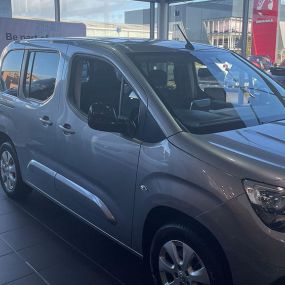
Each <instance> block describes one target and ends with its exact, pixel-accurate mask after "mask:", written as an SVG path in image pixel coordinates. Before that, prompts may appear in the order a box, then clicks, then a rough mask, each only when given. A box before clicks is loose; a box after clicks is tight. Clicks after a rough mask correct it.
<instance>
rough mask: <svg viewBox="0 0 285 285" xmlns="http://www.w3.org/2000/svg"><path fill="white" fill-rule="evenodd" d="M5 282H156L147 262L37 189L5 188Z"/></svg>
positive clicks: (1, 242)
mask: <svg viewBox="0 0 285 285" xmlns="http://www.w3.org/2000/svg"><path fill="white" fill-rule="evenodd" d="M0 284H11V285H34V284H39V285H40V284H52V285H53V284H55V285H57V284H60V285H65V284H68V285H72V284H76V285H77V284H80V285H85V284H92V285H93V284H95V285H117V284H125V285H143V284H144V285H150V284H151V282H150V281H149V280H148V278H147V277H146V274H145V271H144V269H143V266H142V262H141V260H139V259H138V258H137V257H135V256H133V255H132V254H131V253H129V252H128V251H126V250H125V249H123V248H121V247H120V246H118V245H117V244H115V243H114V242H112V241H110V240H109V239H107V238H105V237H104V236H102V235H101V234H99V233H97V232H96V231H95V230H94V229H92V228H90V227H89V226H87V225H86V224H84V223H82V222H81V221H79V220H78V219H77V218H76V217H74V216H73V215H71V214H69V213H67V212H66V211H65V210H63V209H61V208H60V207H58V206H57V205H55V204H53V203H52V202H50V201H49V200H48V199H46V198H44V197H42V196H41V195H40V194H38V193H36V192H34V193H32V195H31V196H30V197H29V199H28V200H26V201H25V202H21V203H16V202H14V201H11V200H10V199H8V198H6V196H5V195H4V193H3V192H2V190H1V189H0Z"/></svg>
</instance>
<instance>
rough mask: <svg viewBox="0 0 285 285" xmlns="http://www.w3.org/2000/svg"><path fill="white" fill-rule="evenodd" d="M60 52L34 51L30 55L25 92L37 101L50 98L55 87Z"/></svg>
mask: <svg viewBox="0 0 285 285" xmlns="http://www.w3.org/2000/svg"><path fill="white" fill-rule="evenodd" d="M58 64H59V54H58V53H56V52H41V51H40V52H38V51H32V52H30V53H29V55H28V62H27V67H26V75H25V82H24V94H25V97H26V98H32V99H35V100H37V101H46V100H47V99H49V98H50V97H51V96H52V94H53V92H54V88H55V82H56V76H57V70H58Z"/></svg>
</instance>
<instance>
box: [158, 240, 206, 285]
mask: <svg viewBox="0 0 285 285" xmlns="http://www.w3.org/2000/svg"><path fill="white" fill-rule="evenodd" d="M159 272H160V279H161V282H162V284H163V285H207V284H208V285H209V284H210V278H209V274H208V272H207V269H206V267H205V265H204V263H203V262H202V260H201V259H200V257H199V256H198V255H197V253H196V252H195V251H194V250H193V249H192V248H191V247H190V246H189V245H187V244H186V243H184V242H181V241H177V240H172V241H169V242H167V243H165V244H164V245H163V246H162V248H161V250H160V254H159Z"/></svg>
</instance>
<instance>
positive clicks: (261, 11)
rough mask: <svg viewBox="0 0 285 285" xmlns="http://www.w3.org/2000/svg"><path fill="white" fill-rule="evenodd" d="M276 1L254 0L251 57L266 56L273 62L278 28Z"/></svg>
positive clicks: (277, 3) (277, 2) (277, 5)
mask: <svg viewBox="0 0 285 285" xmlns="http://www.w3.org/2000/svg"><path fill="white" fill-rule="evenodd" d="M278 10H279V1H278V0H254V3H253V17H252V50H251V53H252V55H260V56H268V57H270V59H271V61H272V62H275V54H276V40H277V27H278V12H279V11H278Z"/></svg>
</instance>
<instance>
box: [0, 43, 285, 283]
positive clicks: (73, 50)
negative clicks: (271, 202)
mask: <svg viewBox="0 0 285 285" xmlns="http://www.w3.org/2000/svg"><path fill="white" fill-rule="evenodd" d="M19 48H21V49H23V48H24V49H26V50H27V49H52V50H56V51H58V52H59V53H60V54H61V60H60V66H59V70H58V78H57V81H56V88H55V92H54V95H53V96H52V98H50V100H49V101H48V102H45V103H44V104H39V103H37V102H31V101H29V102H27V100H26V99H24V98H23V94H21V93H20V96H19V97H18V98H17V97H14V96H10V95H8V94H5V93H1V94H0V131H1V132H3V133H5V134H6V135H8V136H9V137H10V138H11V140H12V142H13V143H14V145H15V148H16V151H17V154H18V157H19V161H20V167H21V171H22V175H23V179H24V180H25V181H26V182H27V183H28V184H29V185H32V186H33V187H34V188H35V189H37V190H39V191H40V192H42V193H44V194H46V195H47V196H49V197H50V198H51V199H52V200H54V201H56V202H57V203H59V204H60V205H62V206H63V207H65V208H67V209H68V210H70V211H71V212H73V213H74V214H76V215H78V216H80V217H81V218H82V219H83V220H84V221H86V222H88V223H89V224H91V225H93V226H94V227H96V228H98V229H99V230H101V231H102V232H104V233H105V234H106V235H107V236H109V237H111V238H113V239H115V240H117V241H118V242H119V243H121V244H123V245H125V246H126V247H128V248H130V249H131V250H133V251H135V252H136V253H138V254H142V252H143V249H142V243H143V240H142V238H143V226H144V223H145V221H146V219H147V217H148V215H149V213H150V212H151V211H152V210H153V209H156V208H157V207H168V208H173V209H176V210H178V211H180V212H182V213H184V214H186V215H188V216H190V217H192V218H194V219H196V220H197V221H199V222H200V223H201V224H202V225H204V226H205V227H206V228H207V229H209V230H210V231H211V232H212V233H213V235H214V236H215V237H216V239H217V240H218V241H219V243H220V245H221V246H222V248H223V249H224V252H225V254H226V257H227V258H228V261H229V265H230V268H231V269H232V274H233V281H234V284H235V285H240V284H261V285H262V284H264V285H265V284H270V283H271V282H273V281H275V280H276V279H277V278H279V277H281V276H285V269H284V268H285V258H284V256H285V254H284V239H285V235H284V234H281V233H277V232H274V231H272V230H269V229H268V228H267V227H266V226H265V225H264V224H263V223H262V222H261V220H260V219H259V218H258V217H257V215H256V214H255V212H254V211H253V209H252V207H251V205H250V203H249V201H248V198H247V197H246V196H245V192H244V189H243V186H242V179H245V178H250V179H255V180H258V181H261V182H266V183H272V184H275V185H280V186H284V179H285V174H284V173H285V171H284V154H285V153H284V143H285V136H284V133H285V132H284V131H283V130H284V129H285V128H284V127H285V123H284V122H277V123H272V124H267V125H262V126H257V127H251V128H246V129H243V130H235V131H228V132H222V133H217V134H211V135H194V134H190V133H186V132H183V130H182V129H181V127H180V126H179V125H178V124H177V122H176V121H175V120H174V119H173V118H172V116H171V115H170V113H169V112H168V111H167V109H166V108H165V106H164V105H163V104H162V102H161V101H160V99H159V98H158V96H156V95H155V93H154V91H153V89H152V88H151V86H150V85H149V83H148V82H147V81H146V79H145V78H144V77H143V75H142V74H141V73H140V72H139V71H138V69H137V68H136V67H135V65H134V64H133V63H132V61H131V60H130V59H129V57H128V55H127V53H131V52H148V51H151V52H158V53H159V52H163V51H173V52H177V51H181V50H183V51H186V52H188V51H187V50H186V49H185V45H184V44H183V43H178V42H168V41H166V42H161V41H124V40H92V39H48V40H47V39H45V40H31V41H26V42H19V43H13V44H11V45H9V46H8V47H7V48H6V49H5V50H4V52H3V54H2V56H1V59H3V57H4V56H5V55H6V54H7V52H8V51H9V50H11V49H19ZM195 48H196V49H210V47H208V46H206V45H195ZM211 49H212V50H215V48H211ZM217 50H218V49H217ZM219 50H220V49H219ZM225 52H226V51H225ZM78 54H81V55H89V56H98V57H100V58H104V59H106V60H108V61H109V62H111V63H112V64H113V65H115V66H116V67H117V68H118V69H119V70H121V72H122V73H123V75H124V76H125V77H126V79H127V80H128V81H129V82H130V83H131V85H132V87H133V88H134V90H135V91H136V93H137V94H138V96H139V97H140V98H141V101H142V105H143V106H144V108H145V109H146V110H148V111H149V112H150V113H151V115H152V116H153V118H154V119H155V120H156V122H158V124H159V127H160V128H161V130H162V131H163V134H164V137H163V138H162V139H161V141H160V142H157V143H146V142H142V141H138V140H135V139H130V138H126V137H124V136H122V135H120V134H114V133H106V132H99V131H95V130H92V129H90V128H89V127H88V125H87V120H86V118H84V117H83V116H82V115H80V114H78V113H77V112H76V111H75V110H74V108H73V106H72V105H71V103H70V102H69V100H68V87H69V82H70V71H71V69H70V67H71V62H72V59H73V57H74V56H75V55H78ZM22 80H23V78H22ZM44 115H46V116H49V118H50V120H51V121H52V125H51V126H43V125H42V122H41V120H40V118H41V117H42V116H44ZM66 123H67V124H69V125H70V126H71V127H72V130H74V133H73V134H64V132H63V130H62V129H61V128H60V126H62V125H63V124H66ZM277 252H279V253H280V255H279V256H276V253H277ZM244 260H246V261H247V263H248V264H243V261H244ZM267 269H268V271H267ZM252 272H255V273H256V274H252Z"/></svg>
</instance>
